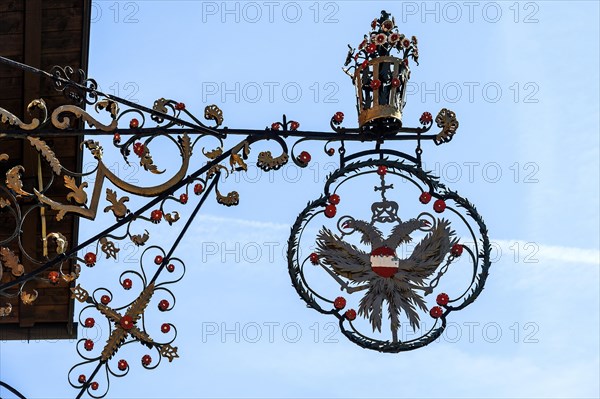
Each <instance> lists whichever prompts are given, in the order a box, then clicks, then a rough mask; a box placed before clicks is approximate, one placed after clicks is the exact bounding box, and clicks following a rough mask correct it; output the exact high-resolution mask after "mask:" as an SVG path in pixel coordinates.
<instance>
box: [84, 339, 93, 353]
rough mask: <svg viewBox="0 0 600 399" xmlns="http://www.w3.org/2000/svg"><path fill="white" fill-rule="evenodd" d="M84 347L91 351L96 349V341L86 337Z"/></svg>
mask: <svg viewBox="0 0 600 399" xmlns="http://www.w3.org/2000/svg"><path fill="white" fill-rule="evenodd" d="M83 347H84V348H85V350H86V351H91V350H92V349H94V341H92V340H91V339H86V340H85V342H84V343H83Z"/></svg>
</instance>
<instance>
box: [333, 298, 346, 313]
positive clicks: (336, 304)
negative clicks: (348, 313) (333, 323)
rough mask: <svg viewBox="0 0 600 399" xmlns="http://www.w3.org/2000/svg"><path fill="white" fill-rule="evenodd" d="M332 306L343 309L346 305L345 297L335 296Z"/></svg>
mask: <svg viewBox="0 0 600 399" xmlns="http://www.w3.org/2000/svg"><path fill="white" fill-rule="evenodd" d="M333 306H334V307H335V308H336V309H337V310H342V309H344V308H345V307H346V299H345V298H344V297H342V296H338V297H337V298H335V301H333Z"/></svg>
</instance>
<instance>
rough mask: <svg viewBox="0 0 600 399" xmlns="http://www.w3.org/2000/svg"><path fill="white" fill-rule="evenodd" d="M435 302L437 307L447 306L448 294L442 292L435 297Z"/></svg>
mask: <svg viewBox="0 0 600 399" xmlns="http://www.w3.org/2000/svg"><path fill="white" fill-rule="evenodd" d="M435 301H436V302H437V304H438V305H441V306H446V305H447V304H448V302H449V301H450V297H449V296H448V294H446V293H444V292H442V293H441V294H439V295H438V296H437V298H436V299H435Z"/></svg>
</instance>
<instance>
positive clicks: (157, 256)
mask: <svg viewBox="0 0 600 399" xmlns="http://www.w3.org/2000/svg"><path fill="white" fill-rule="evenodd" d="M154 263H156V264H157V265H160V264H161V263H163V257H162V256H160V255H156V256H155V257H154Z"/></svg>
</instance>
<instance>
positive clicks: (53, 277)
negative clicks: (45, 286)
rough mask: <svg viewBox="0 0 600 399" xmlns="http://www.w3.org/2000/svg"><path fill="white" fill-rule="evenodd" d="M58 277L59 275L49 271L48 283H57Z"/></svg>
mask: <svg viewBox="0 0 600 399" xmlns="http://www.w3.org/2000/svg"><path fill="white" fill-rule="evenodd" d="M59 277H60V275H59V274H58V272H55V271H51V272H50V273H48V280H50V282H51V283H52V284H56V283H58V278H59Z"/></svg>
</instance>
